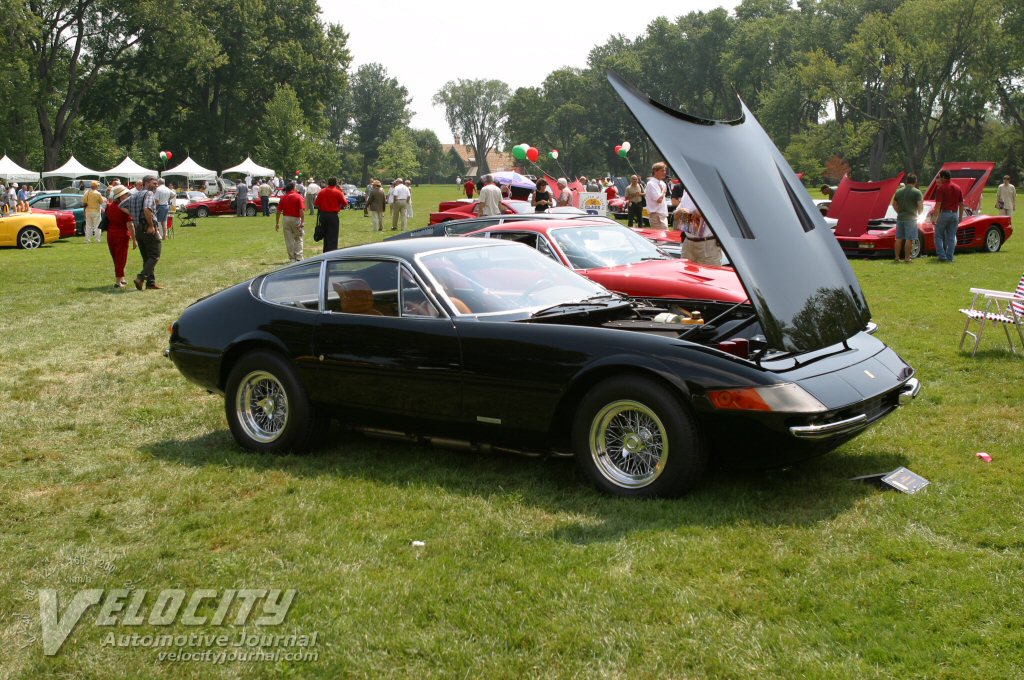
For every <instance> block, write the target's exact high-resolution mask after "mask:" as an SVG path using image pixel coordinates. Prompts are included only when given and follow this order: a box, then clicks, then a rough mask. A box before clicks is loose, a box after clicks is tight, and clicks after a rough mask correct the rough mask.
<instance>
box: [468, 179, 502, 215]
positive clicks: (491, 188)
mask: <svg viewBox="0 0 1024 680" xmlns="http://www.w3.org/2000/svg"><path fill="white" fill-rule="evenodd" d="M482 180H483V183H484V186H483V188H482V189H480V202H479V203H477V204H476V207H475V208H473V212H474V213H475V214H477V215H480V216H481V217H486V216H488V215H500V214H501V189H499V188H498V185H496V184H495V183H494V178H493V177H491V176H490V175H484V176H483V178H482Z"/></svg>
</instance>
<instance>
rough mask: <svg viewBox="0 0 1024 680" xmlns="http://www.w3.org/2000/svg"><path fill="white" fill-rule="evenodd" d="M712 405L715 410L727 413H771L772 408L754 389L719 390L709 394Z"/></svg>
mask: <svg viewBox="0 0 1024 680" xmlns="http://www.w3.org/2000/svg"><path fill="white" fill-rule="evenodd" d="M708 396H709V397H711V403H712V404H714V405H715V408H720V409H723V410H726V411H771V410H772V408H771V406H769V405H768V404H766V403H765V401H764V399H762V398H761V395H760V394H758V393H757V390H756V389H754V388H753V387H748V388H746V389H739V390H719V391H717V392H709V393H708Z"/></svg>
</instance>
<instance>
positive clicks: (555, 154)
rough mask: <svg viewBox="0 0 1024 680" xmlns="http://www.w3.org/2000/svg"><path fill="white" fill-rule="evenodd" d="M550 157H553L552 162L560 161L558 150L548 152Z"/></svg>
mask: <svg viewBox="0 0 1024 680" xmlns="http://www.w3.org/2000/svg"><path fill="white" fill-rule="evenodd" d="M548 156H550V157H551V160H554V161H557V160H558V149H552V150H551V151H548Z"/></svg>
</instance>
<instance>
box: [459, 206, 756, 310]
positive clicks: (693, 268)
mask: <svg viewBox="0 0 1024 680" xmlns="http://www.w3.org/2000/svg"><path fill="white" fill-rule="evenodd" d="M469 236H474V237H483V238H499V239H503V240H509V241H517V242H519V243H524V244H526V245H528V246H530V247H531V248H535V249H537V250H539V251H540V252H542V253H543V254H545V255H547V256H548V257H550V258H551V259H553V260H555V261H557V262H559V263H561V264H563V265H564V266H566V267H569V268H570V269H573V270H575V271H577V272H578V273H579V274H582V275H583V276H585V277H587V278H588V279H591V280H592V281H596V282H597V283H600V284H601V285H602V286H604V287H605V288H607V289H609V290H612V291H615V292H617V293H623V294H625V295H629V296H631V297H638V298H651V299H662V300H676V299H690V300H710V301H716V302H725V303H730V304H735V303H739V302H744V301H746V300H747V297H748V296H747V293H746V291H745V290H744V288H743V284H742V283H740V280H739V278H738V277H737V276H736V272H735V271H734V270H733V269H732V268H731V267H708V266H705V265H700V264H696V263H694V262H690V261H689V260H681V259H676V258H670V257H668V256H666V255H665V254H664V253H662V252H661V251H659V250H658V249H657V247H655V246H654V244H652V243H651V242H650V241H648V240H647V239H645V238H643V237H642V236H640V235H638V234H637V233H635V232H634V231H633V230H632V229H628V228H626V227H623V226H621V225H618V224H608V222H605V221H602V222H587V221H586V220H580V219H576V220H565V221H563V220H550V219H549V220H544V221H540V220H537V221H536V222H533V221H529V220H523V221H519V222H507V223H505V224H498V225H495V226H492V227H487V228H486V229H481V230H479V231H475V232H473V233H472V234H469Z"/></svg>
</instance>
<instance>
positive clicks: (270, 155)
mask: <svg viewBox="0 0 1024 680" xmlns="http://www.w3.org/2000/svg"><path fill="white" fill-rule="evenodd" d="M260 129H261V130H262V132H263V141H261V142H260V145H259V147H258V150H259V158H260V160H261V161H262V162H263V163H264V164H266V165H267V166H269V167H272V168H274V169H275V170H277V171H278V172H280V173H282V177H292V176H293V175H294V174H295V171H296V170H298V171H301V172H304V173H307V174H308V173H309V167H308V164H309V152H310V150H311V146H312V145H311V141H310V137H311V133H310V130H309V126H308V125H307V124H306V119H305V116H303V114H302V107H301V106H299V98H298V96H297V95H296V94H295V90H293V89H292V88H291V86H290V85H282V86H281V87H280V88H278V90H277V93H276V94H275V95H274V98H273V99H271V100H270V104H268V105H267V112H266V113H265V114H264V116H263V123H262V125H261V126H260Z"/></svg>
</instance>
